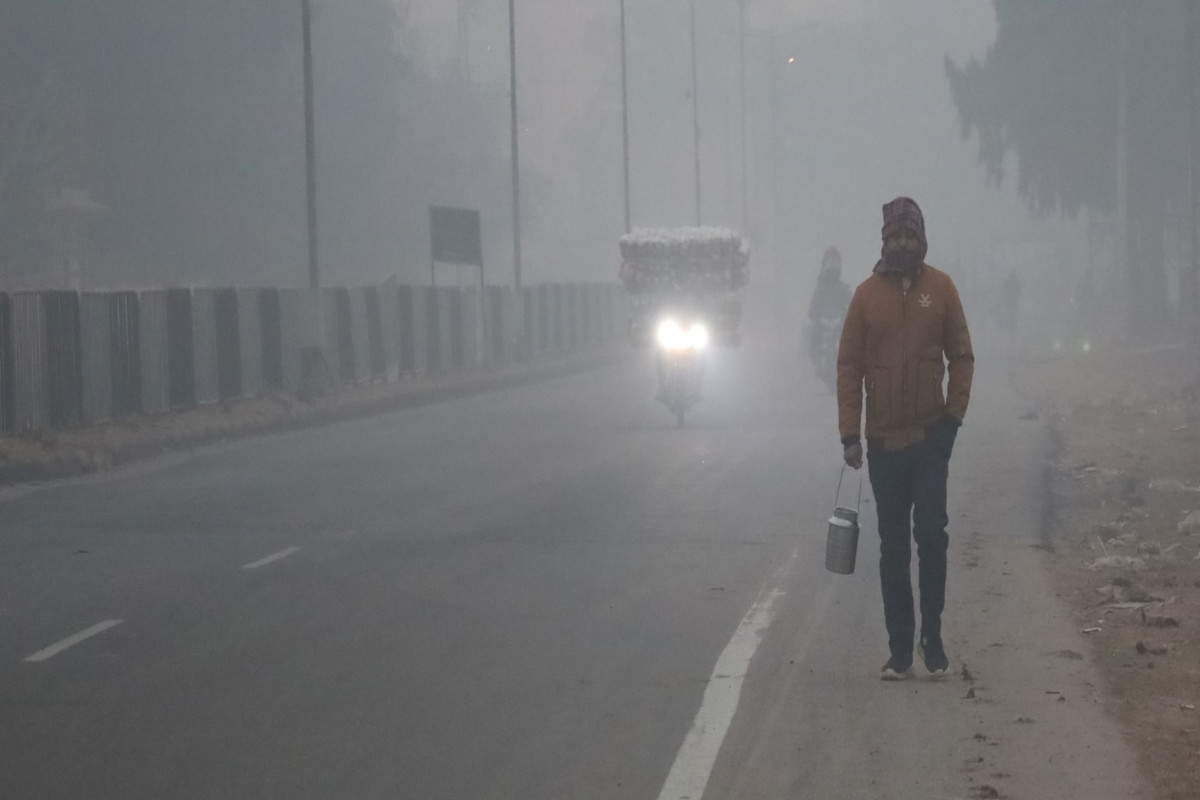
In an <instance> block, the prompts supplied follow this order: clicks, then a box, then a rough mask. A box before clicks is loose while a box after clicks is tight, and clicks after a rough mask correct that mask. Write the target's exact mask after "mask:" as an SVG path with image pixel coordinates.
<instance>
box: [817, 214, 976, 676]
mask: <svg viewBox="0 0 1200 800" xmlns="http://www.w3.org/2000/svg"><path fill="white" fill-rule="evenodd" d="M928 249H929V246H928V244H927V241H926V238H925V219H924V216H923V215H922V214H921V209H920V207H919V206H918V205H917V204H916V202H914V201H913V200H911V199H909V198H907V197H900V198H897V199H896V200H893V201H892V202H890V203H888V204H887V205H885V206H884V207H883V257H882V259H881V260H880V261H879V263H878V264H876V265H875V269H874V271H873V273H872V274H871V277H869V278H867V280H866V281H864V282H863V283H862V285H860V286H859V287H858V289H857V290H856V291H855V293H854V297H853V299H852V300H851V301H850V310H849V312H848V313H847V315H846V322H845V325H844V326H843V327H842V339H841V346H840V348H839V351H838V386H837V395H838V417H839V428H840V433H841V439H842V446H843V450H844V458H845V461H846V464H847V465H849V466H851V467H853V468H854V469H860V468H861V467H862V463H863V447H862V432H861V430H860V426H861V424H862V410H863V388H864V386H865V388H866V403H867V414H866V440H867V462H868V474H869V476H870V480H871V488H872V490H873V491H874V493H875V505H876V510H877V512H878V517H879V539H880V559H879V577H880V582H881V584H882V587H883V612H884V621H885V623H886V625H887V632H888V647H889V649H890V650H891V657H890V658H889V659H888V662H887V663H886V664H885V665H884V667H883V675H882V677H883V679H884V680H903V679H904V678H907V677H910V676H911V675H912V661H913V637H914V635H915V634H916V619H915V614H914V610H913V594H912V582H911V579H910V578H909V562H910V560H911V553H912V540H913V539H915V540H916V542H917V558H918V562H919V563H918V575H919V580H918V583H919V589H920V608H921V631H920V638H919V640H918V653H919V655H920V656H921V658H922V660H923V661H924V662H925V667H926V669H928V670H929V672H930V674H932V675H934V676H935V677H941V676H944V675H945V674H946V672H947V670H948V669H949V666H950V662H949V659H948V658H947V656H946V650H945V647H944V645H943V643H942V610H943V607H944V606H945V599H946V551H947V548H948V547H949V542H950V539H949V536H948V535H947V534H946V526H947V524H948V523H949V518H948V516H947V513H946V481H947V477H948V475H949V465H950V455H951V452H952V451H953V449H954V441H955V438H956V437H957V435H958V428H959V427H960V426H961V425H962V421H963V416H964V415H965V414H966V412H967V404H968V402H969V400H970V396H971V380H972V377H973V375H974V370H975V355H974V353H973V351H972V349H971V334H970V332H969V331H968V329H967V320H966V316H965V315H964V314H963V308H962V302H961V301H960V300H959V296H958V290H957V289H956V288H955V286H954V281H952V280H951V279H950V277H949V276H948V275H946V273H944V272H942V271H940V270H937V269H934V268H933V267H931V266H929V265H928V264H926V263H925V254H926V252H927V251H928ZM947 372H948V373H949V378H950V379H949V385H948V386H947V387H946V391H945V393H944V394H943V388H942V385H943V380H944V379H945V377H946V374H947Z"/></svg>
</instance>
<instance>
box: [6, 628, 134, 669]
mask: <svg viewBox="0 0 1200 800" xmlns="http://www.w3.org/2000/svg"><path fill="white" fill-rule="evenodd" d="M122 622H123V620H119V619H109V620H105V621H104V622H99V623H97V624H95V625H93V626H92V627H90V628H88V629H87V630H86V631H80V632H79V633H77V634H75V635H74V636H68V637H67V638H65V639H63V640H62V641H61V642H56V643H54V644H52V645H50V646H49V647H47V648H46V649H45V650H39V651H37V652H36V653H34V654H33V655H31V656H30V657H29V658H27V659H25V660H26V661H28V662H38V661H45V660H46V659H48V658H53V657H54V656H56V655H58V654H59V653H61V652H62V651H63V650H66V649H67V648H68V647H74V646H75V645H77V644H79V643H80V642H82V641H84V640H85V639H90V638H92V637H93V636H95V635H97V634H100V633H104V632H105V631H106V630H108V629H109V628H115V627H116V626H118V625H120V624H121V623H122Z"/></svg>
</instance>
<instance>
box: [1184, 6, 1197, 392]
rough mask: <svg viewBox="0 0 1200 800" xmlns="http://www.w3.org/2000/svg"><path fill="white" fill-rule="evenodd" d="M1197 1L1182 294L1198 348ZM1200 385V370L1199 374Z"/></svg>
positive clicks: (1191, 35)
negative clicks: (1186, 254) (1187, 248)
mask: <svg viewBox="0 0 1200 800" xmlns="http://www.w3.org/2000/svg"><path fill="white" fill-rule="evenodd" d="M1196 33H1197V32H1196V0H1188V26H1187V36H1188V68H1187V69H1188V72H1187V87H1188V112H1189V113H1188V133H1189V135H1188V227H1189V230H1190V233H1191V259H1190V261H1191V263H1190V264H1189V266H1190V269H1188V270H1187V271H1186V272H1185V273H1184V274H1185V276H1186V279H1185V280H1183V281H1181V282H1182V284H1183V285H1182V287H1180V288H1181V292H1180V294H1182V295H1183V298H1182V303H1181V306H1182V309H1181V310H1182V311H1183V314H1184V318H1185V320H1186V321H1187V322H1186V333H1187V335H1188V336H1189V337H1190V338H1191V341H1190V342H1189V343H1188V344H1189V345H1190V346H1191V347H1193V348H1195V347H1196V345H1197V344H1200V227H1198V226H1200V222H1198V220H1197V212H1198V211H1200V209H1198V208H1197V204H1198V203H1200V164H1197V163H1196V162H1197V158H1198V153H1197V145H1198V144H1200V141H1197V139H1198V137H1200V121H1197V119H1196V114H1197V112H1198V111H1200V108H1198V107H1197V106H1198V104H1197V102H1196V62H1197V59H1196V56H1197V47H1196ZM1195 377H1196V380H1197V383H1198V384H1200V372H1198V373H1197V374H1196V376H1195Z"/></svg>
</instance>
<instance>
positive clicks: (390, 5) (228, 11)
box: [0, 0, 1191, 327]
mask: <svg viewBox="0 0 1200 800" xmlns="http://www.w3.org/2000/svg"><path fill="white" fill-rule="evenodd" d="M1101 5H1102V6H1103V7H1102V8H1101V7H1096V6H1094V5H1088V6H1087V8H1088V9H1089V11H1088V13H1087V15H1086V16H1087V17H1088V19H1089V23H1088V24H1086V25H1084V24H1080V25H1075V24H1074V22H1072V21H1071V20H1070V19H1068V18H1069V14H1066V12H1065V11H1064V12H1062V13H1061V14H1060V12H1037V11H1036V9H1035V10H1032V11H1030V10H1028V9H1026V10H1023V11H1022V10H1020V7H1019V4H1013V3H1007V2H1000V3H998V4H993V3H991V2H986V0H971V2H962V1H961V0H904V1H903V2H901V0H862V2H854V3H852V2H832V0H830V1H829V2H823V3H805V4H797V3H788V2H780V1H779V0H776V1H775V2H767V1H766V0H763V1H762V2H750V3H748V4H747V6H746V29H747V39H746V50H745V54H746V55H745V66H746V72H745V84H746V112H747V113H746V120H745V126H746V127H745V130H746V137H745V140H744V149H745V153H746V167H745V187H746V188H745V191H746V199H747V202H746V203H745V208H743V198H742V191H743V188H742V185H743V168H742V152H743V138H742V119H741V93H740V87H741V80H740V79H741V73H740V71H739V42H740V39H739V36H738V31H739V20H738V8H737V5H736V4H735V3H731V2H724V0H720V1H719V0H696V3H695V9H696V21H697V45H696V56H697V58H696V60H697V86H698V87H699V103H698V116H699V127H700V133H701V138H700V141H701V145H700V173H699V179H700V183H701V187H702V191H701V199H700V205H701V210H702V213H701V219H700V220H697V219H696V214H695V205H696V200H695V185H696V173H695V169H694V166H693V119H692V99H691V91H692V88H691V85H692V84H691V64H690V59H691V42H690V19H689V4H688V3H687V2H685V0H642V1H640V2H629V3H628V17H627V27H628V86H629V136H630V159H631V198H632V218H633V223H634V225H636V226H677V225H688V224H694V223H695V222H697V221H701V222H703V223H704V224H708V225H719V226H727V227H731V228H735V229H741V228H743V227H745V228H746V231H745V232H746V233H747V235H748V236H749V238H750V239H751V241H752V242H753V244H754V247H755V251H756V254H755V260H754V268H755V272H756V277H755V282H754V285H755V289H754V290H753V291H754V293H755V296H756V297H758V298H760V299H762V298H764V297H768V296H770V297H773V298H775V299H776V300H777V301H778V300H782V302H783V303H784V305H785V306H787V305H790V304H791V303H799V302H802V301H803V299H804V298H805V297H806V295H807V293H808V292H809V290H810V287H811V285H812V282H813V279H814V277H815V272H816V269H817V266H818V263H819V259H820V254H821V253H822V252H823V250H824V249H825V248H826V247H827V246H829V245H836V246H838V247H839V248H840V249H841V250H842V252H843V254H844V255H845V260H846V264H847V278H848V279H849V280H851V281H852V282H853V281H855V280H856V279H858V278H860V277H862V276H865V275H866V274H867V272H868V270H869V269H870V268H871V266H872V265H873V264H874V262H875V259H876V257H877V251H878V230H879V215H880V206H881V205H882V203H883V202H885V201H887V200H888V199H890V198H891V197H894V196H897V195H901V194H904V195H910V196H912V197H914V198H916V199H917V200H918V201H919V202H920V203H921V204H922V205H923V207H924V209H925V212H926V217H927V222H928V225H929V235H930V245H931V248H930V254H929V259H930V261H931V263H934V264H937V265H940V266H942V267H944V268H946V269H948V270H950V271H951V272H952V273H954V274H955V275H956V276H957V277H958V278H959V281H960V283H962V284H963V285H964V287H965V288H966V289H967V290H968V294H976V295H979V296H980V297H984V298H986V296H987V295H988V293H989V292H990V291H991V289H993V288H994V286H995V285H996V284H997V283H998V282H999V280H1000V278H1001V277H1002V276H1006V275H1007V274H1008V273H1009V272H1010V271H1012V272H1014V273H1015V274H1016V275H1017V276H1018V277H1019V278H1020V279H1021V280H1022V282H1024V283H1025V284H1026V288H1027V291H1026V292H1025V295H1026V296H1027V297H1029V296H1037V297H1045V296H1053V297H1054V298H1056V301H1057V300H1063V301H1066V300H1069V298H1070V296H1071V295H1072V294H1073V293H1074V292H1075V291H1076V288H1077V285H1078V283H1079V281H1080V280H1081V279H1082V277H1083V276H1084V275H1086V274H1089V270H1090V271H1092V272H1094V273H1095V275H1096V280H1097V281H1100V282H1101V283H1104V284H1105V286H1106V287H1107V288H1108V289H1109V290H1111V291H1110V292H1109V293H1110V294H1111V293H1114V292H1120V291H1126V289H1128V288H1129V285H1130V283H1133V284H1135V285H1137V284H1140V283H1144V284H1145V286H1146V289H1145V293H1146V296H1145V297H1141V298H1140V299H1139V300H1138V301H1137V303H1136V305H1137V306H1138V307H1139V308H1141V309H1142V310H1143V314H1142V316H1143V317H1144V318H1157V317H1161V316H1162V314H1160V313H1159V312H1160V311H1161V310H1163V309H1166V308H1167V307H1168V306H1169V305H1170V306H1172V307H1173V304H1174V302H1175V301H1176V300H1177V299H1178V295H1179V282H1180V279H1181V276H1182V275H1184V273H1186V270H1182V269H1181V265H1182V264H1184V263H1185V262H1187V263H1190V252H1185V251H1188V250H1190V248H1188V247H1186V242H1187V241H1188V236H1189V234H1188V226H1187V225H1186V224H1184V223H1186V221H1187V215H1186V214H1185V213H1183V212H1185V211H1186V208H1184V205H1183V203H1184V202H1185V201H1186V199H1187V189H1188V187H1187V185H1186V181H1185V180H1180V176H1186V174H1187V165H1188V158H1187V146H1186V130H1187V128H1186V124H1187V119H1186V113H1187V111H1186V110H1187V107H1188V101H1187V96H1186V95H1187V92H1186V89H1187V87H1189V86H1190V85H1191V84H1190V83H1189V82H1188V81H1187V80H1186V74H1183V73H1182V72H1181V69H1182V67H1181V62H1180V56H1179V52H1180V51H1181V48H1180V47H1173V48H1172V47H1165V48H1164V49H1165V51H1166V53H1167V54H1166V55H1164V54H1163V53H1162V52H1159V51H1158V50H1156V49H1155V47H1154V45H1155V43H1159V44H1170V45H1182V44H1184V42H1182V40H1179V34H1178V31H1179V30H1180V29H1182V28H1183V27H1184V26H1182V25H1180V24H1179V23H1180V21H1181V20H1183V17H1184V9H1185V6H1184V4H1183V3H1182V0H1179V2H1164V3H1162V4H1159V5H1160V6H1161V8H1159V7H1157V6H1156V8H1155V10H1154V11H1152V12H1146V13H1141V12H1139V13H1138V14H1137V15H1132V14H1129V13H1128V12H1127V11H1124V10H1122V8H1123V7H1122V6H1120V4H1117V3H1112V2H1109V3H1105V4H1101ZM619 8H620V4H619V3H618V2H616V0H613V2H611V3H603V4H597V3H586V4H584V3H561V2H550V1H549V0H538V1H537V2H524V3H521V2H518V3H516V9H517V24H516V33H517V37H516V38H517V63H518V70H517V86H518V98H519V105H520V126H519V127H520V152H521V165H522V169H521V196H522V209H521V211H522V221H523V225H522V245H523V250H524V258H523V264H522V267H523V274H524V277H525V279H526V281H527V282H539V281H550V280H592V281H595V280H603V281H610V280H612V279H613V277H614V273H615V268H616V266H617V260H618V259H617V254H616V250H615V241H616V239H617V238H618V237H619V236H620V235H621V234H622V233H623V228H624V225H623V214H624V210H623V187H622V168H621V164H622V138H621V83H620V78H621V64H620V29H619V16H618V15H619ZM1014 8H1016V9H1018V10H1017V11H1014V10H1013V9H1014ZM998 10H999V12H1000V17H999V18H998V17H997V11H998ZM1037 13H1042V15H1043V17H1044V19H1043V20H1042V21H1041V24H1040V28H1039V27H1037V26H1032V27H1031V25H1030V19H1035V18H1036V14H1037ZM1122 15H1126V16H1128V17H1129V19H1125V17H1123V16H1122ZM1005 20H1008V24H1007V25H1005ZM1121 20H1125V22H1126V23H1127V28H1126V30H1127V33H1126V34H1125V35H1127V36H1129V37H1133V38H1132V40H1131V41H1129V42H1126V45H1125V46H1126V47H1127V48H1128V51H1129V53H1130V56H1129V59H1128V64H1129V67H1128V69H1127V70H1126V71H1125V73H1124V78H1121V75H1120V74H1118V73H1120V72H1121V71H1120V70H1114V69H1111V68H1109V69H1107V71H1104V70H1100V71H1097V70H1092V71H1091V72H1088V71H1086V70H1084V69H1083V68H1081V67H1078V66H1077V64H1078V62H1079V58H1078V51H1077V50H1075V49H1073V48H1075V47H1076V46H1077V45H1078V46H1079V47H1084V48H1090V49H1091V50H1095V48H1096V47H1097V46H1099V47H1101V48H1103V47H1112V46H1115V45H1119V44H1120V42H1119V41H1118V40H1117V39H1116V38H1114V35H1115V34H1113V31H1116V30H1119V29H1121V26H1120V25H1119V24H1117V23H1118V22H1120V21H1121ZM1056 35H1061V36H1062V37H1063V41H1064V42H1065V43H1064V45H1063V46H1062V47H1058V46H1057V42H1056V41H1055V40H1054V39H1053V37H1054V36H1056ZM998 37H999V39H998ZM1172 37H1174V38H1172ZM313 38H314V51H315V93H316V96H315V115H316V158H317V187H318V211H319V235H320V247H319V255H320V261H321V264H322V280H323V282H325V283H330V284H332V283H374V282H377V281H380V280H383V279H385V278H386V277H389V276H392V275H396V276H397V277H398V278H399V279H400V280H402V281H409V282H417V281H424V280H427V276H428V272H429V263H428V262H429V245H428V238H429V234H428V207H429V205H430V204H444V205H456V206H466V207H471V208H478V209H479V210H480V211H481V213H482V218H483V223H484V235H485V256H486V260H487V262H488V263H487V269H488V279H489V281H490V282H492V283H510V282H511V281H512V279H513V255H512V251H513V248H512V238H511V237H512V217H513V214H512V205H511V186H510V174H511V172H510V171H511V162H510V141H509V94H508V85H509V84H508V81H509V67H508V64H509V48H508V8H507V4H506V3H503V2H491V1H488V2H485V0H460V1H459V2H454V3H452V2H449V0H348V1H347V2H337V3H333V2H326V3H318V4H317V6H316V7H315V19H314V25H313ZM1068 39H1069V40H1070V41H1068ZM1047 42H1050V43H1051V44H1050V46H1047ZM1182 49H1184V50H1185V49H1186V48H1182ZM301 52H302V50H301V25H300V2H299V0H268V1H267V2H261V3H256V4H255V5H254V7H253V9H252V10H246V8H244V7H243V6H242V5H241V4H236V3H219V2H209V3H204V4H200V5H198V6H197V5H194V4H193V5H189V6H187V7H184V6H175V5H173V4H171V5H168V4H161V3H153V2H139V1H138V0H124V2H120V3H116V4H108V5H107V6H106V8H105V9H104V11H103V12H100V11H97V10H94V9H92V8H91V7H90V6H89V5H87V4H83V3H80V2H77V1H76V2H70V1H69V0H10V2H7V3H5V4H4V9H3V11H0V104H2V107H3V110H4V113H3V120H4V122H3V125H2V126H0V164H2V165H3V170H2V171H0V231H3V236H0V269H2V270H3V272H2V275H3V277H4V280H5V282H6V283H7V284H8V285H9V286H30V285H34V286H37V285H57V284H60V283H61V282H62V281H63V277H62V275H60V274H58V271H56V269H55V266H54V265H55V264H56V263H57V261H56V258H57V256H58V254H57V253H56V251H55V245H54V243H53V241H52V237H53V235H52V233H51V231H52V230H53V228H54V225H53V219H54V218H53V215H52V214H51V213H50V212H48V211H47V210H46V205H47V201H46V198H47V197H48V196H50V195H52V194H53V193H54V192H60V193H61V191H62V190H64V189H66V190H71V192H73V194H72V195H71V196H72V197H76V198H78V197H79V196H80V195H81V193H83V196H84V197H85V199H86V204H87V210H86V211H85V212H81V216H82V217H83V218H84V219H85V220H86V222H85V225H86V229H87V232H88V235H87V237H86V238H87V246H86V252H85V253H79V254H72V256H73V257H76V258H77V260H79V261H81V262H82V264H81V266H80V268H79V270H78V272H79V273H80V275H78V276H77V282H78V283H79V284H80V285H82V286H85V287H110V286H125V285H162V284H180V283H187V284H195V285H213V284H230V283H236V284H241V285H255V284H279V285H301V284H303V283H304V281H305V280H306V276H307V272H306V267H305V265H306V263H307V262H306V259H307V254H306V235H305V231H306V227H305V219H306V218H305V172H304V163H305V162H304V109H303V79H302V69H301ZM1170 53H1175V54H1176V55H1175V56H1174V57H1172V56H1171V55H1170ZM1110 61H1111V59H1110ZM1034 66H1036V74H1035V70H1034ZM1023 67H1024V71H1022V68H1023ZM1110 67H1111V65H1110ZM1164 76H1167V77H1164ZM1121 80H1123V81H1124V83H1120V81H1121ZM1022 81H1025V82H1026V84H1028V85H1023V84H1022ZM1081 86H1082V87H1083V88H1081ZM1122 86H1123V87H1124V89H1125V91H1126V94H1125V95H1121V94H1120V91H1119V89H1120V88H1121V87H1122ZM1014 87H1015V88H1014ZM1038 87H1041V88H1042V89H1044V90H1045V91H1044V92H1041V94H1039V91H1038ZM1088 87H1091V89H1094V90H1095V91H1094V92H1093V93H1092V94H1089V91H1088ZM956 91H957V96H956ZM1021 92H1024V93H1025V95H1026V96H1028V98H1029V99H1028V101H1027V102H1022V101H1019V100H1018V101H1014V100H1013V97H1021V96H1023V95H1021ZM1122 96H1123V97H1125V101H1124V103H1123V104H1122V103H1121V102H1118V100H1117V98H1119V97H1122ZM1089 109H1091V111H1089ZM1089 113H1092V114H1094V115H1096V120H1099V122H1098V123H1096V124H1089V123H1090V122H1094V121H1095V120H1092V121H1089V120H1087V119H1086V115H1087V114H1089ZM1122 115H1123V116H1122ZM1060 118H1061V119H1060ZM1038 119H1042V120H1047V121H1051V120H1055V121H1059V122H1060V123H1061V124H1058V125H1057V126H1056V125H1055V124H1053V123H1051V124H1046V125H1043V126H1042V127H1041V128H1038V127H1037V126H1036V125H1035V124H1034V123H1033V121H1036V120H1038ZM1073 120H1077V121H1073ZM1120 120H1125V124H1126V128H1127V129H1128V130H1127V131H1126V134H1127V136H1126V140H1125V144H1123V145H1121V147H1124V148H1125V150H1124V151H1122V152H1123V155H1122V154H1121V153H1119V152H1118V151H1120V150H1121V147H1118V142H1117V141H1116V139H1117V133H1116V130H1117V128H1118V127H1119V126H1118V122H1120ZM1139 131H1144V133H1143V134H1142V135H1141V138H1140V139H1139ZM1064 142H1066V144H1064ZM1042 145H1047V146H1053V147H1055V148H1058V151H1056V152H1054V153H1050V154H1049V155H1048V154H1047V153H1046V152H1045V148H1044V147H1042ZM1040 147H1041V148H1042V149H1039V148H1040ZM1064 148H1065V149H1066V150H1068V152H1065V153H1063V152H1061V151H1062V150H1063V149H1064ZM1075 151H1078V153H1076V152H1075ZM1142 154H1157V155H1155V157H1153V158H1151V157H1149V155H1142ZM1085 157H1086V158H1085ZM1055 159H1059V160H1058V161H1055ZM1122 164H1123V165H1124V166H1122ZM1122 169H1123V170H1124V172H1122ZM1119 174H1120V175H1123V178H1122V179H1118V177H1117V176H1118V175H1119ZM1164 184H1165V186H1164V189H1163V191H1151V187H1155V186H1158V185H1164ZM1119 192H1124V193H1125V194H1124V197H1123V199H1122V198H1118V197H1117V195H1118V193H1119ZM48 193H49V194H48ZM1122 214H1125V215H1126V216H1121V215H1122ZM60 260H61V259H60ZM1135 262H1136V263H1142V264H1146V266H1145V267H1144V269H1146V270H1148V275H1149V276H1150V277H1149V278H1148V280H1147V281H1145V282H1138V281H1132V282H1131V281H1130V280H1129V279H1128V278H1129V274H1131V273H1130V272H1129V271H1128V270H1125V269H1124V268H1123V267H1122V265H1124V264H1128V263H1135ZM1089 265H1090V266H1089ZM1185 280H1186V279H1185ZM1133 291H1135V292H1136V291H1141V290H1140V289H1136V288H1135V289H1133ZM1172 313H1173V312H1172ZM1135 327H1136V326H1135ZM1143 327H1144V326H1143Z"/></svg>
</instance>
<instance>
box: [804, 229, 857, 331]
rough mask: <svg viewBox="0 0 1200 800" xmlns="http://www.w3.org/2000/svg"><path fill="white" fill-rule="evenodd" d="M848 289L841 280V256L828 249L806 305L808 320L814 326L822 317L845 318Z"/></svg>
mask: <svg viewBox="0 0 1200 800" xmlns="http://www.w3.org/2000/svg"><path fill="white" fill-rule="evenodd" d="M850 297H851V292H850V287H849V286H848V285H847V284H846V282H845V281H843V280H842V254H841V253H840V252H838V249H837V248H836V247H830V248H828V249H827V250H826V251H825V255H824V256H822V257H821V272H820V274H819V275H817V288H816V289H815V290H814V291H813V296H812V300H811V301H809V304H808V318H809V320H810V321H811V322H813V323H814V324H817V323H819V322H820V320H821V318H822V317H837V318H838V319H842V318H843V317H845V316H846V309H847V308H849V307H850Z"/></svg>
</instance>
